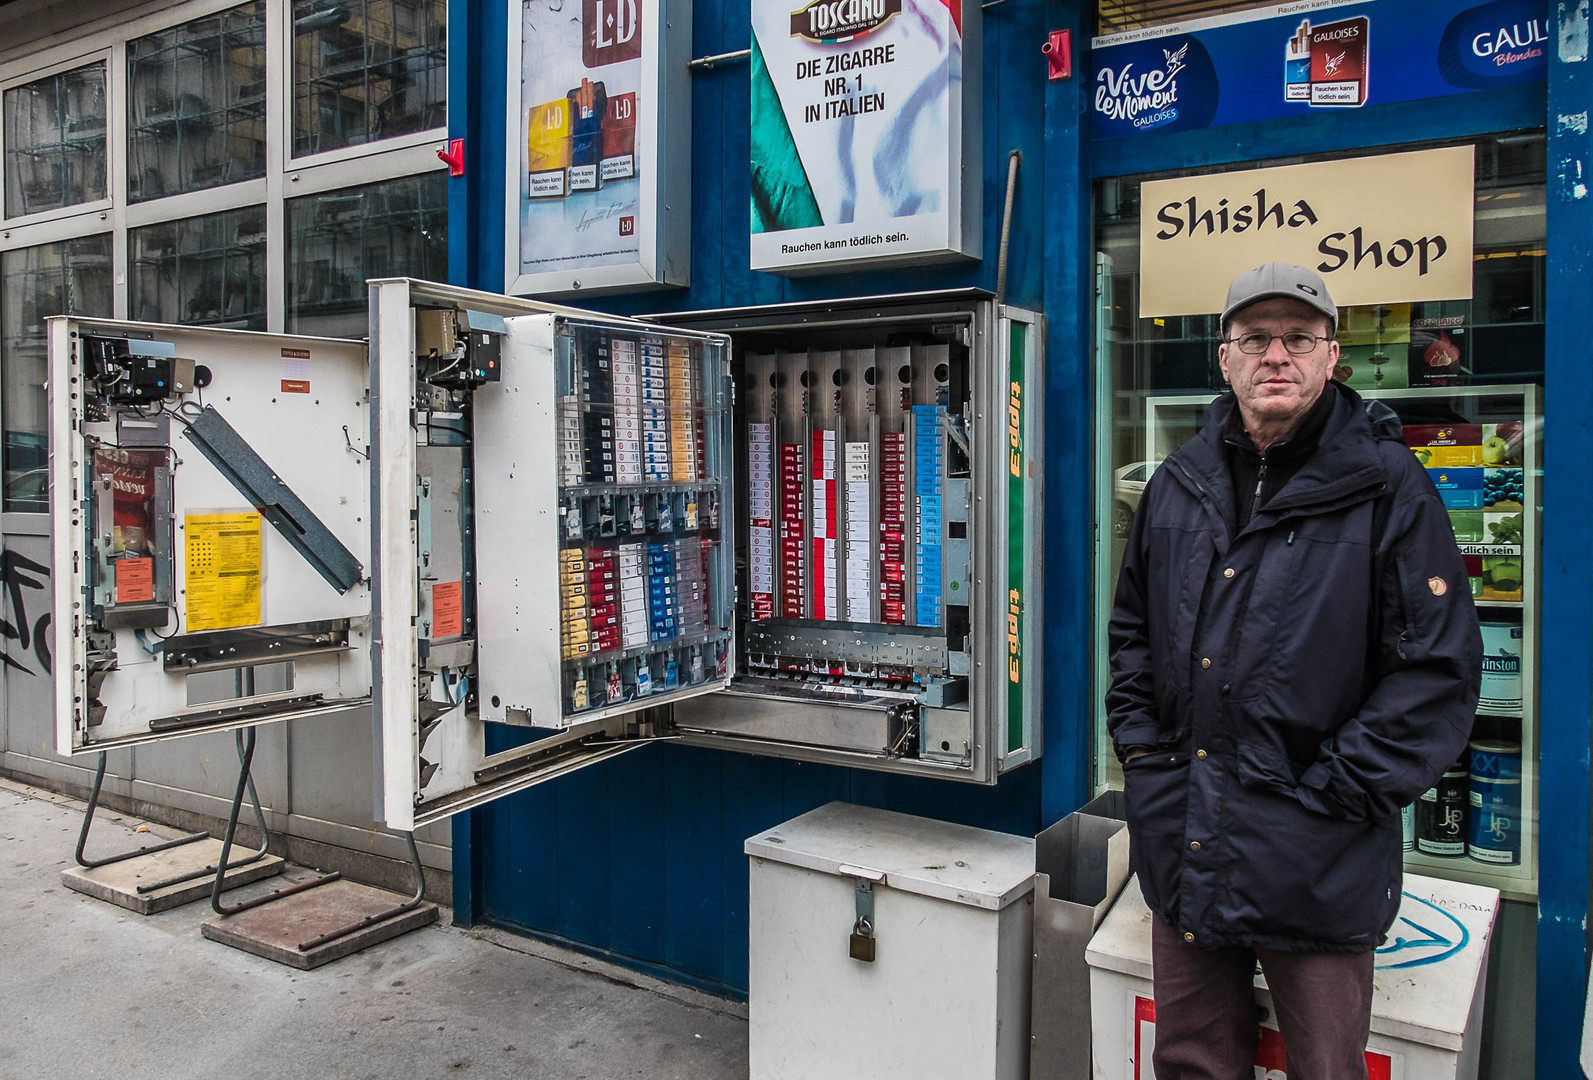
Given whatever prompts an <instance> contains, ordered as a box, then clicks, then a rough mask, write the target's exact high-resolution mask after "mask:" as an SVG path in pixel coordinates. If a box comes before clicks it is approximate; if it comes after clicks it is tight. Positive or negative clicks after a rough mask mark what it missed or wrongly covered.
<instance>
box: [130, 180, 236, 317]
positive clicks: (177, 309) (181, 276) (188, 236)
mask: <svg viewBox="0 0 1593 1080" xmlns="http://www.w3.org/2000/svg"><path fill="white" fill-rule="evenodd" d="M265 260H266V248H265V207H263V206H250V207H245V208H243V209H240V210H226V211H223V212H221V213H219V214H206V215H205V216H203V217H196V218H187V219H184V220H181V221H163V222H160V223H158V224H155V225H145V226H144V227H142V228H138V229H133V230H131V231H130V232H129V233H128V289H129V293H128V311H129V313H130V315H131V317H132V318H134V319H138V320H142V321H148V322H164V323H190V324H197V325H204V326H228V327H234V328H237V329H242V330H264V329H265V328H266V303H265V279H266V261H265Z"/></svg>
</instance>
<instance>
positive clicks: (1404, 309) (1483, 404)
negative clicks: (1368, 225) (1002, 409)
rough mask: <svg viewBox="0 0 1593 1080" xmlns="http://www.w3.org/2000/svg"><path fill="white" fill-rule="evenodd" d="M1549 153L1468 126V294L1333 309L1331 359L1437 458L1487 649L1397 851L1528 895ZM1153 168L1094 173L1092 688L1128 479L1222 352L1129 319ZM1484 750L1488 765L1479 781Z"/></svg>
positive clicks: (1204, 338) (1181, 436)
mask: <svg viewBox="0 0 1593 1080" xmlns="http://www.w3.org/2000/svg"><path fill="white" fill-rule="evenodd" d="M1398 149H1400V150H1405V149H1416V148H1414V147H1400V148H1398ZM1545 151H1546V142H1545V139H1544V135H1543V133H1542V132H1541V131H1539V132H1521V133H1514V134H1506V135H1496V136H1487V137H1483V138H1480V139H1478V140H1477V141H1476V143H1475V148H1474V152H1475V174H1474V175H1475V185H1476V190H1475V203H1474V211H1473V227H1474V237H1473V256H1472V258H1473V261H1472V297H1471V299H1469V300H1442V301H1421V302H1389V303H1381V304H1369V305H1365V306H1360V307H1344V308H1340V309H1339V327H1338V334H1337V336H1338V340H1339V344H1340V350H1341V351H1340V364H1339V367H1338V369H1337V370H1336V371H1335V374H1334V377H1335V378H1337V379H1340V380H1341V381H1344V382H1346V383H1347V384H1348V385H1349V386H1351V387H1353V388H1355V389H1356V390H1357V391H1358V392H1359V393H1360V394H1362V395H1363V396H1366V397H1376V398H1380V399H1382V400H1383V401H1384V402H1385V403H1386V404H1388V405H1389V406H1390V407H1391V408H1392V409H1393V410H1394V411H1395V413H1396V414H1398V415H1399V417H1400V419H1401V421H1402V422H1403V424H1404V425H1405V437H1406V441H1407V443H1409V444H1410V446H1411V448H1412V451H1413V452H1414V453H1415V454H1416V456H1417V458H1418V459H1419V460H1420V461H1422V462H1423V463H1424V464H1425V463H1426V462H1428V461H1429V460H1434V461H1437V462H1441V463H1442V467H1441V468H1439V467H1430V468H1429V473H1430V474H1440V473H1442V474H1444V475H1435V480H1436V481H1438V482H1439V484H1440V486H1441V488H1442V490H1441V491H1440V494H1441V496H1442V497H1443V498H1444V502H1445V505H1446V507H1448V509H1449V519H1450V524H1451V527H1452V528H1453V530H1454V533H1455V538H1456V540H1457V542H1458V543H1459V544H1460V547H1461V551H1462V554H1463V555H1464V556H1465V562H1466V569H1467V578H1468V580H1467V582H1466V586H1465V587H1466V588H1467V589H1468V590H1469V591H1470V593H1471V595H1472V597H1473V600H1474V602H1475V603H1476V605H1477V613H1478V616H1479V619H1480V621H1481V622H1482V626H1483V641H1484V646H1485V649H1486V652H1487V655H1488V658H1489V661H1490V662H1489V663H1485V665H1484V674H1483V685H1484V689H1483V700H1482V701H1481V702H1480V703H1479V707H1478V709H1477V712H1476V716H1475V718H1474V723H1473V725H1472V729H1471V739H1472V741H1471V744H1470V747H1469V748H1468V750H1467V752H1466V754H1465V756H1464V757H1463V758H1462V761H1461V762H1460V763H1457V766H1464V768H1459V767H1457V768H1456V769H1454V770H1451V774H1449V775H1446V777H1445V780H1444V781H1443V785H1444V786H1443V789H1442V790H1440V789H1439V788H1435V789H1434V791H1433V793H1432V794H1433V798H1432V799H1426V798H1425V797H1424V801H1420V802H1418V803H1417V805H1416V807H1415V808H1414V809H1413V810H1412V811H1411V818H1410V820H1409V822H1408V823H1407V824H1408V828H1409V830H1410V831H1409V833H1408V834H1407V845H1408V846H1407V855H1406V865H1407V866H1408V867H1409V868H1410V869H1411V870H1413V871H1415V872H1418V873H1423V874H1435V875H1437V876H1441V877H1454V878H1459V879H1461V880H1469V881H1476V882H1481V883H1484V884H1488V885H1492V886H1495V887H1498V888H1500V889H1502V890H1504V891H1505V892H1506V893H1507V894H1508V895H1511V896H1513V897H1515V898H1522V897H1530V896H1532V895H1533V894H1534V893H1535V891H1536V888H1537V859H1536V852H1537V850H1538V836H1539V829H1538V823H1539V817H1538V807H1537V805H1536V792H1537V755H1536V748H1537V743H1538V729H1539V725H1538V718H1537V707H1538V705H1537V700H1538V696H1537V686H1538V683H1539V674H1538V671H1537V670H1536V667H1537V654H1538V647H1537V641H1538V634H1539V620H1538V612H1537V597H1538V588H1539V583H1540V581H1541V571H1540V568H1539V565H1538V563H1539V559H1538V550H1539V548H1538V538H1539V535H1540V527H1539V524H1540V520H1541V519H1540V512H1541V507H1542V500H1541V498H1540V496H1539V492H1540V491H1541V490H1542V486H1541V483H1542V482H1541V472H1542V463H1541V446H1542V442H1541V435H1542V433H1541V430H1540V421H1539V417H1540V416H1541V398H1542V387H1543V370H1544V348H1545V337H1544V314H1545V302H1544V279H1545V259H1546V236H1547V233H1546V216H1545V184H1544V176H1545V173H1546V169H1547V162H1546V157H1545ZM1365 153H1366V152H1365V151H1358V152H1356V154H1354V155H1333V156H1338V157H1344V156H1364V155H1365ZM1304 160H1306V159H1300V158H1294V159H1289V160H1287V161H1266V162H1247V163H1244V164H1242V165H1235V166H1229V167H1224V168H1192V169H1186V170H1180V172H1179V173H1177V174H1165V175H1181V176H1188V175H1191V174H1193V173H1198V172H1225V171H1229V170H1230V169H1252V168H1257V167H1262V166H1267V165H1285V164H1288V165H1292V164H1298V163H1301V162H1302V161H1304ZM1310 160H1323V158H1313V159H1310ZM1161 178H1162V177H1161V176H1131V177H1112V178H1108V179H1103V180H1098V181H1097V182H1096V185H1095V252H1096V256H1095V257H1096V282H1097V297H1098V301H1097V307H1096V325H1095V357H1096V373H1097V386H1098V398H1097V401H1098V406H1097V417H1098V419H1097V424H1098V425H1099V426H1098V430H1097V444H1096V445H1097V455H1096V456H1097V461H1098V462H1099V463H1100V464H1099V465H1098V469H1099V471H1098V473H1097V475H1096V478H1095V482H1096V485H1097V486H1096V519H1097V521H1099V522H1100V524H1101V528H1100V530H1099V532H1098V535H1099V537H1100V541H1099V543H1098V545H1097V548H1096V567H1095V575H1096V576H1095V582H1096V584H1095V602H1096V609H1095V611H1096V631H1095V634H1096V642H1095V649H1096V679H1097V682H1098V684H1099V685H1100V686H1101V687H1102V688H1103V691H1104V687H1105V686H1106V679H1107V643H1106V625H1107V621H1108V618H1109V616H1110V612H1111V608H1112V599H1113V594H1114V593H1115V590H1116V583H1117V574H1118V568H1119V566H1120V565H1121V563H1122V558H1123V551H1124V548H1125V547H1126V541H1127V536H1128V534H1129V529H1130V526H1131V523H1132V521H1133V519H1134V515H1135V513H1136V512H1137V510H1138V506H1139V502H1140V498H1141V495H1142V494H1143V492H1144V490H1145V487H1146V483H1147V481H1148V480H1149V479H1150V477H1151V475H1152V474H1153V473H1154V472H1155V471H1156V470H1157V468H1158V466H1159V465H1160V464H1161V462H1162V461H1164V460H1165V459H1166V457H1167V456H1168V455H1169V454H1171V453H1172V452H1173V451H1174V449H1176V448H1177V447H1178V446H1180V445H1182V444H1183V443H1184V442H1186V441H1187V440H1188V439H1190V438H1192V437H1194V435H1195V434H1196V433H1197V432H1198V431H1199V430H1200V428H1201V427H1202V425H1203V424H1204V422H1205V419H1206V415H1207V409H1208V406H1209V405H1210V403H1211V402H1212V401H1213V400H1214V399H1215V398H1216V397H1217V396H1218V395H1219V394H1220V393H1221V392H1223V391H1224V390H1225V389H1226V385H1225V383H1224V381H1223V378H1222V374H1221V371H1220V368H1219V366H1218V362H1217V346H1218V344H1219V339H1220V338H1221V327H1220V325H1219V319H1218V317H1217V315H1215V314H1209V315H1207V314H1203V315H1170V316H1164V317H1160V318H1141V317H1140V316H1139V311H1140V281H1141V273H1140V271H1141V265H1142V260H1141V252H1140V217H1141V214H1142V213H1144V208H1143V206H1142V205H1141V201H1140V192H1141V185H1142V183H1143V182H1144V181H1147V180H1155V179H1161ZM1434 448H1436V449H1434ZM1435 454H1436V455H1442V456H1439V457H1436V458H1435V456H1434V455H1435ZM1096 697H1097V700H1100V698H1101V695H1100V694H1097V695H1096ZM1096 746H1097V757H1096V781H1097V787H1098V788H1099V787H1119V786H1121V783H1122V773H1121V770H1120V767H1119V765H1118V763H1117V760H1116V758H1115V756H1114V755H1113V753H1112V749H1111V741H1110V739H1109V738H1108V736H1107V733H1106V727H1105V717H1104V715H1102V716H1101V717H1099V721H1098V727H1097V731H1096ZM1479 762H1483V763H1484V764H1485V765H1486V768H1484V772H1485V773H1487V774H1488V775H1485V776H1482V777H1480V778H1479V777H1477V775H1476V772H1477V769H1478V768H1479ZM1496 769H1504V770H1505V772H1503V773H1500V774H1499V775H1500V776H1503V777H1504V779H1505V780H1507V781H1508V782H1509V785H1514V786H1513V788H1512V790H1510V791H1508V792H1506V793H1505V794H1504V795H1500V794H1499V793H1498V792H1497V791H1496V788H1500V787H1502V786H1504V785H1502V782H1501V784H1495V782H1494V779H1493V773H1492V772H1491V770H1496ZM1468 770H1469V771H1470V772H1471V774H1472V777H1473V778H1472V779H1470V780H1468V779H1467V771H1468ZM1468 784H1469V792H1470V795H1469V802H1465V801H1464V799H1462V797H1463V796H1466V794H1467V787H1468ZM1446 800H1447V801H1446ZM1489 800H1496V801H1500V800H1504V801H1507V802H1508V810H1509V812H1508V813H1499V812H1496V809H1495V808H1492V804H1490V802H1489ZM1457 807H1458V809H1457ZM1467 807H1469V809H1468V808H1467ZM1441 810H1443V811H1444V812H1445V813H1446V814H1450V815H1452V814H1454V813H1459V814H1461V815H1462V816H1461V817H1459V818H1452V820H1453V821H1455V822H1459V823H1460V825H1458V826H1456V828H1454V829H1451V830H1450V833H1451V835H1442V831H1443V830H1442V828H1441V822H1440V820H1439V817H1438V816H1435V815H1440V811H1441ZM1457 829H1458V830H1459V831H1456V830H1457Z"/></svg>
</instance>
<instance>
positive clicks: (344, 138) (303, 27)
mask: <svg viewBox="0 0 1593 1080" xmlns="http://www.w3.org/2000/svg"><path fill="white" fill-rule="evenodd" d="M447 14H448V5H447V0H295V2H294V5H293V153H294V156H296V157H297V156H302V155H304V154H315V153H320V152H322V151H326V150H337V149H339V148H341V147H345V146H357V145H360V144H362V143H370V142H376V141H377V140H380V139H390V138H393V137H394V136H396V135H407V134H410V133H411V132H416V131H426V130H429V129H431V128H439V127H442V126H443V125H444V124H445V123H447V115H446V105H447V81H448V68H447V62H448V46H447Z"/></svg>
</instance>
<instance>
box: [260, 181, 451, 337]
mask: <svg viewBox="0 0 1593 1080" xmlns="http://www.w3.org/2000/svg"><path fill="white" fill-rule="evenodd" d="M446 180H447V177H446V175H445V174H443V173H440V172H434V173H429V174H427V175H424V176H406V177H404V178H403V179H400V180H389V181H386V182H385V183H380V184H369V185H366V186H364V187H354V188H343V189H341V190H339V191H328V192H324V193H322V194H320V195H309V196H306V197H304V198H301V199H293V200H291V201H289V203H288V213H287V218H288V245H287V250H288V267H289V269H290V274H289V280H288V332H289V333H295V334H322V335H327V336H331V337H364V336H365V335H366V333H367V327H366V321H365V280H366V279H367V278H378V277H387V276H391V275H400V274H401V275H404V276H407V277H418V278H429V279H431V280H434V281H441V280H444V279H445V278H446V276H447V272H448V199H447V188H446V186H445V182H446Z"/></svg>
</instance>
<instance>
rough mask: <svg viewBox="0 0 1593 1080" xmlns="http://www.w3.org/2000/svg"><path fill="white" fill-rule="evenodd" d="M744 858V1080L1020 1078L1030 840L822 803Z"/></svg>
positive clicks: (763, 837)
mask: <svg viewBox="0 0 1593 1080" xmlns="http://www.w3.org/2000/svg"><path fill="white" fill-rule="evenodd" d="M745 850H746V853H747V855H748V856H749V857H750V865H749V876H750V880H749V883H748V885H749V894H750V895H749V898H748V920H749V922H750V924H751V925H750V934H749V944H748V948H749V956H748V1020H749V1040H750V1059H751V1076H752V1080H834V1078H836V1077H842V1076H866V1077H868V1078H869V1080H897V1078H899V1080H940V1078H943V1080H997V1078H999V1080H1022V1078H1024V1077H1026V1076H1027V1075H1028V1067H1029V1066H1028V1061H1029V1053H1028V1043H1029V991H1030V985H1029V980H1030V971H1031V958H1030V950H1031V948H1032V941H1033V928H1034V913H1033V903H1032V902H1033V889H1034V840H1033V839H1031V838H1029V837H1024V836H1011V835H1009V834H1007V833H998V832H989V831H987V830H984V829H974V828H970V827H968V826H965V825H952V824H948V823H947V822H943V821H932V820H929V819H926V818H919V817H912V816H909V815H907V814H897V813H891V812H889V811H885V810H873V809H869V808H867V807H862V806H851V805H848V804H846V803H830V804H829V805H827V806H822V807H820V808H819V809H817V810H814V811H811V812H809V813H806V814H803V815H802V816H801V817H797V818H793V819H791V820H790V821H787V822H785V823H784V824H782V825H779V826H776V827H775V828H773V829H770V830H769V831H767V832H764V833H760V834H758V835H757V836H754V837H751V838H750V839H748V840H747V842H746V847H745ZM859 882H866V883H868V886H869V887H868V888H867V889H864V890H860V889H859V887H858V883H859ZM860 891H861V892H863V893H864V894H865V895H864V897H863V898H862V899H861V900H860V897H859V893H860ZM869 896H871V898H872V904H873V913H874V917H873V919H872V925H873V938H874V949H875V958H874V960H873V961H862V960H855V959H853V958H852V949H851V938H852V933H853V930H854V925H855V924H856V921H857V919H858V910H859V904H860V903H862V904H865V905H866V904H867V903H868V902H870V901H869V899H868V897H869Z"/></svg>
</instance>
